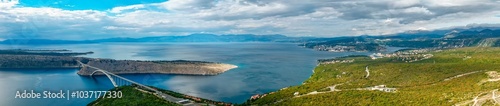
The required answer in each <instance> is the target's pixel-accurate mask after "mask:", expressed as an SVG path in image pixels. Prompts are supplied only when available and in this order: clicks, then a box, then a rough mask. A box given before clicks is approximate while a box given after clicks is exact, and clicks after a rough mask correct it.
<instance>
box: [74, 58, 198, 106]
mask: <svg viewBox="0 0 500 106" xmlns="http://www.w3.org/2000/svg"><path fill="white" fill-rule="evenodd" d="M76 62H78V64H80V65H81V66H83V67H88V68H92V69H95V71H94V72H92V74H91V75H90V76H93V75H94V74H95V73H97V72H101V73H103V74H104V75H106V76H107V77H108V78H109V80H110V81H111V83H113V86H115V87H118V86H122V85H129V84H135V85H137V86H139V87H140V88H144V89H147V90H150V91H153V92H154V94H155V95H157V96H159V97H160V98H163V99H165V100H167V101H170V102H173V103H177V104H181V105H199V104H196V103H194V102H193V101H191V100H187V99H183V98H177V97H173V96H171V95H168V94H165V93H163V92H161V91H158V90H157V89H154V88H151V87H148V86H146V85H142V84H140V83H137V82H135V81H132V80H129V79H127V78H124V77H122V76H119V75H116V74H114V73H111V72H109V71H106V70H103V69H100V68H97V67H94V66H90V65H88V64H84V63H82V62H81V61H79V60H76ZM117 82H118V83H117ZM186 101H188V102H186Z"/></svg>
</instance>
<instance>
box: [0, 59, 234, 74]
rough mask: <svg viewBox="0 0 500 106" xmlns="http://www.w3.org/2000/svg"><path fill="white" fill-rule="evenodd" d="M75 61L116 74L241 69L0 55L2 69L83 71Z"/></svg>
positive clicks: (210, 64) (200, 64)
mask: <svg viewBox="0 0 500 106" xmlns="http://www.w3.org/2000/svg"><path fill="white" fill-rule="evenodd" d="M76 60H79V61H82V62H84V63H85V64H89V65H92V66H95V67H99V68H102V69H104V70H107V71H110V72H113V73H115V74H148V73H155V74H179V75H218V74H221V73H224V72H226V71H229V70H231V69H234V68H237V67H238V66H236V65H232V64H225V63H217V62H206V61H187V60H174V61H139V60H114V59H101V58H86V57H71V56H42V55H0V69H54V68H75V69H78V68H81V67H80V65H79V64H78V63H77V62H76ZM93 71H94V70H87V69H86V68H81V69H80V70H79V71H78V72H77V74H78V75H90V74H92V72H93ZM95 75H101V74H100V73H96V74H95Z"/></svg>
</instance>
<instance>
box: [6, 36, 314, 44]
mask: <svg viewBox="0 0 500 106" xmlns="http://www.w3.org/2000/svg"><path fill="white" fill-rule="evenodd" d="M308 39H313V38H312V37H287V36H284V35H253V34H239V35H214V34H191V35H187V36H156V37H143V38H107V39H97V40H82V41H76V40H50V39H7V40H4V41H2V42H0V44H26V45H30V44H85V43H104V42H301V41H306V40H308Z"/></svg>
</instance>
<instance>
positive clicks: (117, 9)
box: [109, 4, 145, 13]
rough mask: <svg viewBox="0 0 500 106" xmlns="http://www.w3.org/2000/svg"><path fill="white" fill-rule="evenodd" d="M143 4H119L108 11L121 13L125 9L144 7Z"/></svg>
mask: <svg viewBox="0 0 500 106" xmlns="http://www.w3.org/2000/svg"><path fill="white" fill-rule="evenodd" d="M144 7H145V6H144V5H143V4H137V5H129V6H120V7H114V8H112V9H111V10H109V12H111V13H121V12H123V11H125V10H137V9H141V8H144Z"/></svg>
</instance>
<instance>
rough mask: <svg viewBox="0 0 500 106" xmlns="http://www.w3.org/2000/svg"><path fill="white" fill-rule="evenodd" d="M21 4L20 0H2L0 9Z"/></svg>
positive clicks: (0, 0)
mask: <svg viewBox="0 0 500 106" xmlns="http://www.w3.org/2000/svg"><path fill="white" fill-rule="evenodd" d="M17 4H19V0H0V9H6V8H12V7H13V6H15V5H17Z"/></svg>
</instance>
